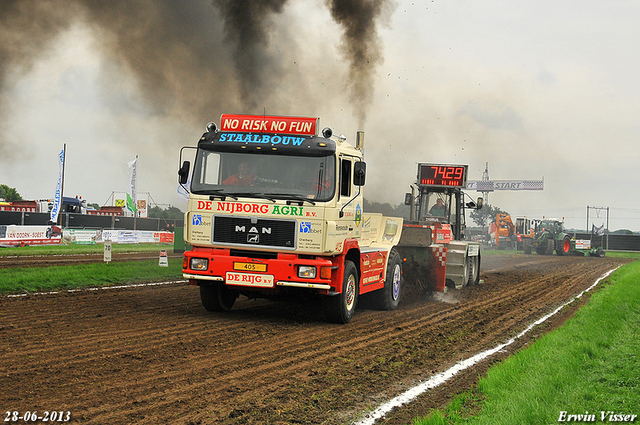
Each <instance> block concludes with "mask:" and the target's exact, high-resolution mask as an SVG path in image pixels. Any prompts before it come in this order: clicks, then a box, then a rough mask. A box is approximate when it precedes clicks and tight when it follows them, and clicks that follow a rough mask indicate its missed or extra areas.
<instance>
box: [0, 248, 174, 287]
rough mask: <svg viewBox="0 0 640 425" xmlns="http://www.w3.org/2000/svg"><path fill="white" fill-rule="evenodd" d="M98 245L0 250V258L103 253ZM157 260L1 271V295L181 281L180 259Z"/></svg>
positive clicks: (119, 250) (130, 249) (118, 250)
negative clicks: (166, 262)
mask: <svg viewBox="0 0 640 425" xmlns="http://www.w3.org/2000/svg"><path fill="white" fill-rule="evenodd" d="M163 249H166V250H170V249H173V247H172V246H171V245H163V244H113V245H112V251H113V252H158V253H160V251H161V250H163ZM103 250H104V247H103V245H102V244H100V245H68V246H67V245H60V246H28V247H17V248H2V249H0V255H5V256H7V255H8V256H14V255H46V254H52V255H55V254H87V253H102V252H103ZM158 263H159V261H158V260H149V261H132V262H112V263H93V264H79V265H59V266H55V267H29V268H10V269H0V294H15V293H24V292H34V291H55V290H60V289H77V288H82V287H87V286H92V287H93V286H106V285H123V284H128V283H145V282H160V281H176V280H182V258H169V259H168V263H169V266H168V267H160V266H159V265H158Z"/></svg>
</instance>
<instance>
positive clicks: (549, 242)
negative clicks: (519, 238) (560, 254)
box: [544, 238, 556, 255]
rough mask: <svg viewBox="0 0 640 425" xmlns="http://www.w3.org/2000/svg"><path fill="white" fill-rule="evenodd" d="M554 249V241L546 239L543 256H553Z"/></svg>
mask: <svg viewBox="0 0 640 425" xmlns="http://www.w3.org/2000/svg"><path fill="white" fill-rule="evenodd" d="M555 249H556V241H554V240H553V239H552V238H549V239H547V250H546V252H545V253H544V255H553V251H554V250H555Z"/></svg>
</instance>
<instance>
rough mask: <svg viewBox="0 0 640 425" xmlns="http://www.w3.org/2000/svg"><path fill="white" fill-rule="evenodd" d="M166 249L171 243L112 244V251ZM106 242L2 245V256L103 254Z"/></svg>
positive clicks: (169, 247)
mask: <svg viewBox="0 0 640 425" xmlns="http://www.w3.org/2000/svg"><path fill="white" fill-rule="evenodd" d="M163 249H166V250H167V252H171V251H173V245H171V244H159V243H149V244H146V243H144V244H142V243H140V244H128V243H119V244H118V243H114V244H112V245H111V252H151V251H157V252H158V253H159V252H160V251H161V250H163ZM102 253H104V244H101V243H100V244H88V245H81V244H60V245H31V246H23V247H0V256H23V255H25V256H26V255H65V254H66V255H69V254H102Z"/></svg>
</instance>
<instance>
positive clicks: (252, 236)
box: [178, 115, 402, 323]
mask: <svg viewBox="0 0 640 425" xmlns="http://www.w3.org/2000/svg"><path fill="white" fill-rule="evenodd" d="M318 124H319V122H318V119H317V118H299V117H274V116H251V115H223V116H222V117H221V125H220V128H218V127H217V126H216V125H215V124H212V123H210V124H209V125H207V131H206V132H205V133H204V134H203V135H202V137H201V138H200V140H199V142H198V145H197V147H196V148H195V160H194V165H193V168H191V165H190V162H188V161H184V162H183V163H182V167H181V168H180V170H179V172H178V174H179V182H180V183H181V184H183V185H185V186H188V187H185V188H186V189H187V190H188V191H189V192H190V195H189V201H188V208H187V212H186V214H185V231H184V235H185V241H186V242H187V243H188V244H190V245H191V246H192V249H191V250H189V251H187V252H185V254H184V265H183V275H184V277H185V278H187V279H188V280H189V282H190V283H191V284H193V285H198V286H199V287H200V295H201V299H202V302H203V305H204V306H205V308H206V309H207V310H211V311H226V310H229V309H230V308H231V307H232V306H233V304H234V302H235V299H236V298H237V297H238V295H246V296H247V297H273V296H287V295H289V296H293V297H296V296H305V294H306V295H308V294H317V295H321V296H322V298H323V305H324V307H325V308H324V310H325V314H326V316H327V318H328V319H329V320H331V321H334V322H339V323H346V322H348V321H349V320H350V319H351V317H352V316H353V313H354V311H355V306H356V303H357V299H358V296H359V295H360V294H364V293H367V292H374V291H378V290H381V291H382V292H384V294H383V295H380V299H381V303H382V304H383V305H386V306H387V307H390V308H395V307H396V306H397V302H398V301H399V287H400V279H401V273H400V265H399V261H400V260H399V259H396V258H395V256H393V255H391V251H392V247H393V246H394V245H395V244H396V243H397V241H398V240H399V238H400V231H401V227H402V218H392V217H383V216H382V215H381V214H367V213H364V212H363V209H362V207H363V193H362V187H363V186H364V183H365V176H366V165H365V163H364V161H363V154H362V148H363V143H364V135H363V134H362V133H359V134H358V136H357V138H356V143H355V146H353V145H351V144H349V143H347V142H346V138H344V136H341V137H335V136H333V132H332V131H331V130H330V129H328V128H326V129H324V130H323V131H322V134H318V133H319V131H318ZM183 149H184V148H183ZM390 262H391V268H392V269H393V270H394V272H393V273H392V274H391V275H389V273H387V268H388V267H389V263H390ZM394 285H395V292H394V291H393V288H392V287H393V286H394ZM385 288H387V289H386V290H385ZM389 288H391V289H389ZM389 299H390V300H391V301H389Z"/></svg>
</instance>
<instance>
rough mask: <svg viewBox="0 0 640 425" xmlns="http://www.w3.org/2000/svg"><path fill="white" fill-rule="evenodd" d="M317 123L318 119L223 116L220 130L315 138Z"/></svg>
mask: <svg viewBox="0 0 640 425" xmlns="http://www.w3.org/2000/svg"><path fill="white" fill-rule="evenodd" d="M318 122H319V118H303V117H276V116H266V115H229V114H223V115H222V117H221V118H220V130H222V131H233V132H247V133H274V134H296V135H304V136H315V135H316V134H317V132H318Z"/></svg>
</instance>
